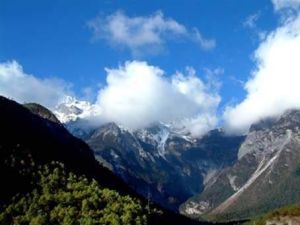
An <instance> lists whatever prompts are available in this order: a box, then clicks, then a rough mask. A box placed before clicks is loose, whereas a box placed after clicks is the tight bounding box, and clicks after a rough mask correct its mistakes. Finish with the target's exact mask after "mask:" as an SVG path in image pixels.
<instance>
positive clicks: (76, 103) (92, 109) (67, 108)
mask: <svg viewBox="0 0 300 225" xmlns="http://www.w3.org/2000/svg"><path fill="white" fill-rule="evenodd" d="M97 113H99V109H97V107H96V106H95V105H93V104H91V103H90V102H88V101H82V100H78V99H76V98H74V97H71V96H66V97H65V99H64V100H63V101H62V102H61V103H60V104H59V105H57V106H56V107H55V110H54V114H55V115H56V116H57V118H58V119H59V120H60V122H62V123H69V122H72V121H76V120H77V119H78V118H81V119H82V118H86V117H89V116H95V115H96V114H97Z"/></svg>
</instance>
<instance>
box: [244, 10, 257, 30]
mask: <svg viewBox="0 0 300 225" xmlns="http://www.w3.org/2000/svg"><path fill="white" fill-rule="evenodd" d="M259 17H260V12H256V13H254V14H251V15H249V16H248V17H247V18H246V19H245V20H244V21H243V27H245V28H250V29H253V28H255V27H256V22H257V20H258V19H259Z"/></svg>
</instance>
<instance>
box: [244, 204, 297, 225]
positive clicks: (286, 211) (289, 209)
mask: <svg viewBox="0 0 300 225" xmlns="http://www.w3.org/2000/svg"><path fill="white" fill-rule="evenodd" d="M293 217H300V205H299V204H297V205H291V206H286V207H283V208H280V209H276V210H274V211H271V212H269V213H267V214H265V215H262V216H260V217H258V218H256V219H253V220H252V221H250V222H248V223H246V224H245V225H253V224H255V225H265V224H266V222H267V221H268V220H279V219H280V218H293Z"/></svg>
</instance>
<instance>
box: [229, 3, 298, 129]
mask: <svg viewBox="0 0 300 225" xmlns="http://www.w3.org/2000/svg"><path fill="white" fill-rule="evenodd" d="M273 3H274V9H275V10H277V11H278V10H284V11H280V12H281V13H282V23H281V25H280V26H279V27H278V28H277V29H276V30H274V31H273V32H271V33H269V34H268V35H267V37H266V39H265V40H263V42H262V43H261V44H260V46H259V47H258V49H257V50H256V51H255V54H254V58H255V62H256V69H255V70H254V71H253V72H252V75H251V78H250V79H249V80H248V81H247V82H246V84H245V86H244V88H245V90H246V91H247V95H246V98H245V99H244V100H243V101H242V102H241V103H239V104H237V105H235V106H231V107H227V109H226V110H225V113H224V120H225V126H226V128H227V130H228V131H230V132H246V131H247V130H248V128H249V127H250V125H251V124H252V123H254V122H257V121H259V120H260V119H262V118H265V117H270V116H278V115H280V114H282V113H283V112H284V111H285V110H287V109H290V108H298V109H299V108H300V91H299V83H300V63H299V59H300V16H299V11H297V12H296V14H295V13H289V12H287V11H285V10H288V9H291V10H295V9H297V8H298V7H299V6H300V1H299V0H273Z"/></svg>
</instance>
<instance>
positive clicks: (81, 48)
mask: <svg viewBox="0 0 300 225" xmlns="http://www.w3.org/2000/svg"><path fill="white" fill-rule="evenodd" d="M117 10H123V11H124V12H125V13H126V14H127V15H128V16H147V15H150V14H153V13H154V12H156V11H157V10H161V11H162V12H163V13H164V15H165V16H166V17H170V18H173V19H174V20H176V21H178V22H179V23H181V24H183V25H185V26H186V27H196V28H198V29H199V30H200V31H201V32H202V33H203V35H205V36H206V37H208V38H213V39H215V40H216V47H215V48H214V49H212V50H210V51H204V50H202V49H201V48H197V46H195V44H194V43H189V42H185V43H180V42H170V43H166V44H165V49H164V51H163V52H162V53H161V54H157V55H152V54H150V55H144V56H139V57H135V56H132V54H131V53H130V51H128V50H127V49H122V50H120V49H116V48H112V47H111V46H110V45H109V44H108V43H107V42H105V41H104V40H101V41H97V42H95V41H94V42H93V40H92V32H91V30H90V29H89V28H88V26H87V22H88V21H89V20H91V19H93V18H95V17H96V16H97V15H108V14H111V13H114V12H115V11H117ZM257 12H261V18H259V20H258V21H257V26H258V27H259V28H260V29H262V30H270V29H272V28H273V26H274V24H276V17H274V13H273V8H272V4H271V2H270V1H265V0H262V1H261V0H260V1H252V0H248V1H239V2H237V1H234V0H226V1H219V0H210V1H199V0H197V1H189V2H188V3H186V1H173V0H172V1H149V2H148V3H147V4H146V3H145V2H142V1H99V0H97V1H95V0H91V1H80V0H75V1H57V0H51V1H47V0H46V1H38V0H29V1H20V0H1V1H0V21H1V27H0V28H1V34H0V38H1V39H0V60H1V61H6V60H13V59H14V60H17V61H18V62H19V63H20V64H21V65H22V66H23V67H24V70H25V71H27V72H28V73H31V74H35V75H36V76H41V77H43V76H46V77H47V76H58V77H62V78H63V79H65V80H66V81H69V82H72V83H73V84H74V87H75V89H76V90H77V91H80V89H81V88H82V87H86V86H94V85H95V83H103V82H105V72H104V67H115V66H116V65H118V64H119V63H122V62H124V61H126V60H131V59H136V58H138V59H141V58H142V59H143V60H147V61H148V62H149V63H150V64H154V65H157V66H159V67H161V68H163V69H164V70H165V71H166V72H167V73H168V74H171V73H174V72H175V71H176V70H183V69H184V68H185V67H186V66H192V67H194V68H195V69H196V70H197V71H198V73H199V74H200V76H201V74H203V69H204V68H208V69H214V68H223V69H224V74H223V75H222V76H221V77H220V79H221V80H222V83H223V87H222V97H223V98H224V100H223V101H222V102H224V104H225V102H227V101H230V100H231V98H236V99H241V98H242V97H241V95H243V94H244V93H243V90H242V87H241V85H240V84H239V83H238V82H235V81H234V80H233V79H232V77H234V78H235V79H237V80H242V81H245V80H246V79H247V77H248V76H249V73H250V71H251V68H252V66H253V63H252V62H251V60H250V57H251V54H252V52H253V50H254V49H255V48H256V47H257V45H258V40H257V38H258V37H257V36H256V34H255V33H254V32H253V30H251V29H249V28H245V27H243V22H244V21H245V20H246V18H247V17H248V16H250V15H251V14H255V13H257ZM233 90H234V91H233Z"/></svg>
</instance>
